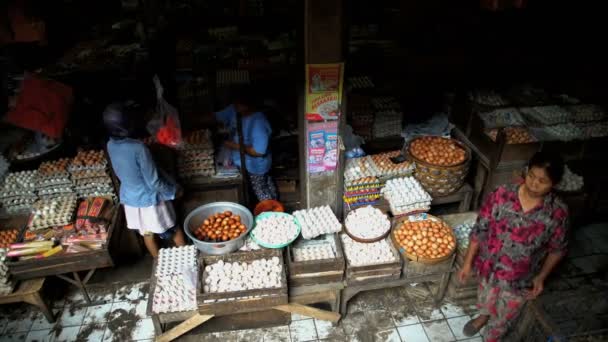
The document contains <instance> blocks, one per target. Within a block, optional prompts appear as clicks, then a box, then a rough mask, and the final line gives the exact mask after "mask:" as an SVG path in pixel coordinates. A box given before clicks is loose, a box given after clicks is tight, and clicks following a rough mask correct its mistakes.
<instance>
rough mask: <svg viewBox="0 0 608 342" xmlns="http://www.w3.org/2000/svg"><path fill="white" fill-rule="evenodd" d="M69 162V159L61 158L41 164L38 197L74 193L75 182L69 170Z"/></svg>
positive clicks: (43, 197)
mask: <svg viewBox="0 0 608 342" xmlns="http://www.w3.org/2000/svg"><path fill="white" fill-rule="evenodd" d="M69 162H70V160H69V159H59V160H54V161H49V162H45V163H42V164H40V167H39V168H38V197H40V198H41V199H48V198H54V197H57V196H62V195H69V194H73V193H74V184H73V183H72V180H71V179H70V173H69V172H68V171H67V165H68V164H69Z"/></svg>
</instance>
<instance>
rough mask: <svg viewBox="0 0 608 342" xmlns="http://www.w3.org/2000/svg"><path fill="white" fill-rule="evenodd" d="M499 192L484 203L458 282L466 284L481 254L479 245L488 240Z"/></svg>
mask: <svg viewBox="0 0 608 342" xmlns="http://www.w3.org/2000/svg"><path fill="white" fill-rule="evenodd" d="M497 191H499V190H496V191H495V192H492V193H491V194H490V195H489V196H488V198H486V200H485V201H484V203H483V205H482V206H481V208H480V210H479V215H478V216H477V222H476V223H475V226H474V227H473V229H472V230H471V234H470V235H469V248H467V254H466V255H465V257H464V262H463V264H462V268H461V269H460V271H459V272H458V280H460V282H462V283H464V282H465V281H466V280H467V278H468V277H469V276H470V275H471V270H472V269H473V260H474V259H475V256H476V255H477V252H479V243H480V242H483V241H485V240H486V239H487V236H488V230H489V227H490V220H491V219H492V210H493V208H494V199H495V196H496V192H497Z"/></svg>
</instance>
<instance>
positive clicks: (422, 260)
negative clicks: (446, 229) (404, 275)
mask: <svg viewBox="0 0 608 342" xmlns="http://www.w3.org/2000/svg"><path fill="white" fill-rule="evenodd" d="M422 215H423V217H424V218H425V220H432V221H436V222H437V221H438V222H444V221H443V220H442V219H440V218H439V217H436V216H433V215H430V214H422ZM409 220H410V218H409V217H400V218H398V219H395V220H393V225H392V227H391V240H393V244H394V245H395V247H396V248H397V249H398V250H399V253H401V254H403V256H405V257H406V258H408V259H409V260H411V261H415V262H419V263H421V264H427V265H434V264H438V263H440V262H443V261H445V260H448V259H449V258H451V257H452V255H453V254H454V252H456V249H457V248H458V245H456V246H454V248H453V249H452V250H451V251H450V253H449V254H447V255H445V256H442V257H440V258H434V259H429V258H424V257H419V256H416V255H414V254H411V253H409V252H408V251H407V250H406V249H405V248H404V247H403V246H401V245H399V242H398V241H397V238H396V237H395V230H396V229H397V228H399V227H400V226H401V223H403V222H404V221H409ZM444 223H445V222H444ZM450 235H452V237H453V238H454V241H456V236H455V235H454V232H453V231H452V230H450Z"/></svg>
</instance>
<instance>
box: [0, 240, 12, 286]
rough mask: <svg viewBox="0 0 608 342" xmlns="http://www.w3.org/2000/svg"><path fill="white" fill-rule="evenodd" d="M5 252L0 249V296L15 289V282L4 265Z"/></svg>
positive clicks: (4, 249)
mask: <svg viewBox="0 0 608 342" xmlns="http://www.w3.org/2000/svg"><path fill="white" fill-rule="evenodd" d="M6 252H7V249H6V248H0V295H3V296H4V295H7V294H9V293H12V292H13V290H14V289H15V282H14V281H13V279H12V278H11V274H10V271H9V269H8V266H7V265H6V259H7V257H6Z"/></svg>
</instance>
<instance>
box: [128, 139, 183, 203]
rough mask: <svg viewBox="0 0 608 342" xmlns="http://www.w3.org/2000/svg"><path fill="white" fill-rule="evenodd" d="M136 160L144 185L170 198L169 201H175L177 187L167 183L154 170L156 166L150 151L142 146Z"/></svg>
mask: <svg viewBox="0 0 608 342" xmlns="http://www.w3.org/2000/svg"><path fill="white" fill-rule="evenodd" d="M136 158H137V163H138V164H139V167H140V169H141V173H142V175H143V179H144V182H145V183H146V185H148V186H149V187H150V188H152V189H156V190H157V191H158V192H159V193H161V194H164V195H165V196H169V197H172V198H168V199H169V200H172V199H175V195H176V192H177V185H175V184H172V183H170V182H167V181H166V180H165V179H163V178H162V177H161V176H160V175H159V174H158V170H157V169H156V164H154V159H152V154H151V153H150V150H148V148H147V147H145V146H144V147H143V148H142V149H141V151H140V152H139V153H138V154H137V156H136Z"/></svg>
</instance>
